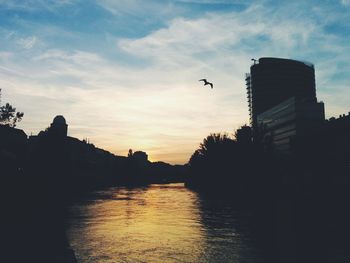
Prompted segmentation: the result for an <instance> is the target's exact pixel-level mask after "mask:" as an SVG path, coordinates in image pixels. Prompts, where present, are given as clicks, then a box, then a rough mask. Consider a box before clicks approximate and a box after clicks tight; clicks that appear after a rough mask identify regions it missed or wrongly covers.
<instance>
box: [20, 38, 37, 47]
mask: <svg viewBox="0 0 350 263" xmlns="http://www.w3.org/2000/svg"><path fill="white" fill-rule="evenodd" d="M37 42H38V39H37V37H35V36H31V37H27V38H20V39H18V40H17V44H18V45H20V46H21V47H23V48H25V49H31V48H33V46H34V45H35V44H36V43H37Z"/></svg>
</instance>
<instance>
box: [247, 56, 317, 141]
mask: <svg viewBox="0 0 350 263" xmlns="http://www.w3.org/2000/svg"><path fill="white" fill-rule="evenodd" d="M246 86H247V96H248V104H249V114H250V121H251V126H252V128H253V136H254V137H256V135H257V128H258V127H257V118H258V115H259V114H261V113H263V112H265V111H267V110H269V109H271V108H272V107H274V106H276V105H277V104H279V103H282V102H283V101H285V100H287V99H289V98H291V97H295V98H296V99H299V98H302V99H307V100H308V101H310V102H311V101H313V102H316V90H315V70H314V66H313V65H312V64H309V63H304V62H301V61H296V60H291V59H283V58H268V57H265V58H260V59H259V60H258V62H254V64H253V65H252V66H251V67H250V73H247V74H246Z"/></svg>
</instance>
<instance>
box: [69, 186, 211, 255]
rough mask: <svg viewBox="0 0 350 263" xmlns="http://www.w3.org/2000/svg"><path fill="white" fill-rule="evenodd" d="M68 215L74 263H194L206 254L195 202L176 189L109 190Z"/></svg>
mask: <svg viewBox="0 0 350 263" xmlns="http://www.w3.org/2000/svg"><path fill="white" fill-rule="evenodd" d="M111 192H112V193H113V194H112V195H111V196H110V195H108V194H110V193H111ZM105 195H108V196H105ZM70 213H71V216H70V219H69V222H68V226H69V228H68V230H67V234H68V238H69V240H70V243H71V246H72V247H73V249H74V250H75V253H76V254H77V258H78V260H79V262H199V261H200V259H201V258H202V256H203V254H204V253H205V251H204V249H205V247H206V245H205V242H206V240H205V234H206V233H205V230H204V229H203V228H202V225H201V215H200V211H199V207H198V197H197V195H196V194H195V193H193V192H191V191H189V190H187V189H186V188H184V187H183V185H181V184H171V185H152V186H151V187H149V188H136V189H128V188H115V189H113V191H111V189H108V190H106V192H103V191H101V192H98V193H97V195H96V196H95V197H94V200H93V201H92V202H89V203H80V204H76V205H74V206H72V207H71V211H70Z"/></svg>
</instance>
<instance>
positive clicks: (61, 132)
mask: <svg viewBox="0 0 350 263" xmlns="http://www.w3.org/2000/svg"><path fill="white" fill-rule="evenodd" d="M67 131H68V125H67V123H66V119H65V118H64V117H63V116H62V115H58V116H56V117H55V118H54V119H53V122H52V123H51V125H50V127H49V128H48V133H49V134H50V135H53V136H58V137H66V136H67Z"/></svg>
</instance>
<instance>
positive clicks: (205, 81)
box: [198, 79, 213, 88]
mask: <svg viewBox="0 0 350 263" xmlns="http://www.w3.org/2000/svg"><path fill="white" fill-rule="evenodd" d="M198 81H203V82H204V86H205V85H210V87H211V88H213V83H211V82H208V81H207V80H206V79H200V80H198Z"/></svg>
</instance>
